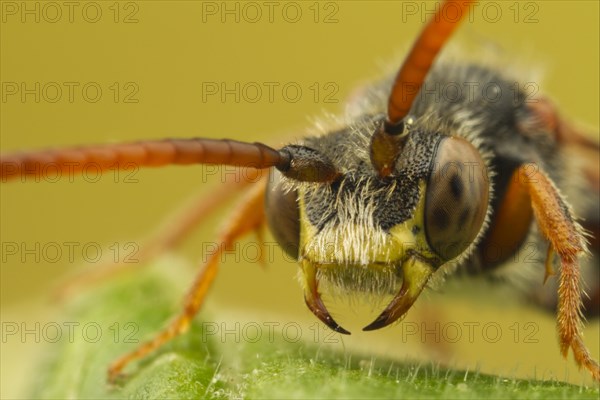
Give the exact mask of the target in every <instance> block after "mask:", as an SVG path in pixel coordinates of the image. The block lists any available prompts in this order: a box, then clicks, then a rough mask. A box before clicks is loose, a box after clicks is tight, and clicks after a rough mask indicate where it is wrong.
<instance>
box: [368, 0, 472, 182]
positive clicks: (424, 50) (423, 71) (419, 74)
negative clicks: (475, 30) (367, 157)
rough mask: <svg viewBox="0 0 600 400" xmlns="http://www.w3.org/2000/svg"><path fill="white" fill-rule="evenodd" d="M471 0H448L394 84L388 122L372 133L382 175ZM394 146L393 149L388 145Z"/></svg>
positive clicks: (374, 160) (395, 155)
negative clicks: (437, 59)
mask: <svg viewBox="0 0 600 400" xmlns="http://www.w3.org/2000/svg"><path fill="white" fill-rule="evenodd" d="M472 2H473V1H472V0H460V1H455V0H447V1H444V2H443V3H442V5H441V7H439V8H438V11H437V12H436V14H435V16H434V17H433V18H432V19H431V20H430V21H429V22H428V23H427V25H426V26H425V28H424V29H423V31H422V32H421V34H420V35H419V37H418V38H417V40H416V41H415V44H414V45H413V47H412V49H411V50H410V52H409V53H408V56H407V57H406V59H405V60H404V63H403V64H402V66H401V67H400V71H398V75H397V76H396V79H395V81H394V84H393V85H392V90H391V93H390V97H389V100H388V110H387V121H385V123H383V124H382V126H381V128H380V129H378V130H377V131H376V132H375V134H374V135H373V139H372V142H371V161H372V164H373V166H374V167H375V169H376V170H377V172H378V173H379V175H380V176H381V177H385V176H388V175H390V174H391V172H392V171H393V166H394V164H395V162H396V159H397V158H398V156H399V155H400V153H401V151H402V145H403V143H404V141H405V139H402V137H403V136H405V135H404V134H405V133H406V132H405V123H404V121H403V120H404V118H405V117H406V116H407V115H408V113H409V111H410V108H411V106H412V104H413V102H414V100H415V98H416V97H417V96H418V94H419V90H420V89H421V86H423V83H424V82H425V77H426V76H427V73H428V72H429V70H430V69H431V66H432V64H433V61H434V60H435V58H436V56H437V55H438V53H439V52H440V50H441V49H442V47H443V46H444V44H445V43H446V41H447V40H448V38H449V37H450V35H452V32H454V30H455V29H456V27H457V26H458V24H459V22H460V21H461V20H462V19H463V18H464V16H465V14H466V13H467V12H468V8H469V6H470V4H471V3H472ZM387 146H392V148H386V147H387Z"/></svg>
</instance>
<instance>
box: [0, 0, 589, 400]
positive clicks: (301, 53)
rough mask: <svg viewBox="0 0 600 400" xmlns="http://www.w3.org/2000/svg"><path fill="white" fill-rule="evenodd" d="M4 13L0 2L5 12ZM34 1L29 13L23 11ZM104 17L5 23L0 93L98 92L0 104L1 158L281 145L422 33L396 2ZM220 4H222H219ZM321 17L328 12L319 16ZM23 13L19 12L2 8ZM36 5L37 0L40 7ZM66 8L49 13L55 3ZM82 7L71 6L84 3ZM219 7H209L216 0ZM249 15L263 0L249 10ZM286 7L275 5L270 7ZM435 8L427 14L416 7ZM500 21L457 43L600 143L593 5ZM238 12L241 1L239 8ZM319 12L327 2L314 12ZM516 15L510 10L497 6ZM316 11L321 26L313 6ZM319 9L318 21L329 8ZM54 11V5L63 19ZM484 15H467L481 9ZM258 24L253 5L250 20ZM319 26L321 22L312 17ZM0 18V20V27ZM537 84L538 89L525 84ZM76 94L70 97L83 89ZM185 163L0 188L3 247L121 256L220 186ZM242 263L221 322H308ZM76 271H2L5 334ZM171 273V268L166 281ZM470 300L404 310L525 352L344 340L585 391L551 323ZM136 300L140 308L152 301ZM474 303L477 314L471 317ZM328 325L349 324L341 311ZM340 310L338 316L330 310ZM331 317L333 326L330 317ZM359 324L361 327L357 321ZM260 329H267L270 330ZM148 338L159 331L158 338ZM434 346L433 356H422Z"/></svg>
mask: <svg viewBox="0 0 600 400" xmlns="http://www.w3.org/2000/svg"><path fill="white" fill-rule="evenodd" d="M6 3H8V2H3V7H4V6H5V5H6ZM34 3H35V2H27V4H29V5H30V6H31V7H33V4H34ZM97 3H98V4H99V5H100V6H101V9H102V12H103V16H102V18H101V20H100V21H99V22H97V23H88V22H86V21H85V20H84V19H83V18H82V15H81V12H80V10H81V7H79V8H77V9H76V11H75V14H74V22H73V23H70V22H69V21H68V17H67V15H66V14H63V16H62V18H61V19H60V21H59V22H57V23H48V22H44V21H41V22H40V23H35V22H32V18H31V16H30V17H28V18H29V19H28V22H26V23H22V22H20V20H19V18H20V17H19V16H16V17H15V16H9V15H3V20H2V24H1V36H0V51H1V54H0V55H1V64H0V68H1V70H0V72H1V81H2V82H28V83H29V84H31V83H32V82H36V81H38V82H41V83H42V84H44V83H46V82H72V81H75V82H80V83H81V84H83V83H85V82H90V81H93V82H98V83H99V84H100V85H101V87H102V88H103V90H104V95H103V98H102V100H101V101H99V102H98V103H95V104H91V103H87V102H85V101H83V100H82V97H81V94H80V91H76V98H75V101H74V102H73V103H69V102H68V101H67V100H66V98H65V96H66V95H63V98H62V100H61V101H59V102H57V103H55V104H52V103H48V102H45V101H43V100H42V101H41V102H40V103H39V104H36V103H35V102H33V101H32V100H31V97H28V99H29V100H28V101H27V102H25V103H22V102H21V101H20V100H18V98H17V99H15V98H14V97H12V98H9V100H7V101H6V102H2V103H0V106H1V108H2V109H1V114H0V128H1V138H0V145H1V150H2V152H7V151H12V150H17V149H26V148H38V147H47V146H66V145H74V144H85V143H90V144H91V143H107V142H115V141H125V140H137V139H150V138H163V137H173V136H180V137H191V136H205V137H214V138H222V137H229V138H237V139H242V140H251V141H254V140H257V141H265V142H268V143H272V144H275V145H278V144H280V143H282V141H284V140H285V139H284V138H286V137H294V136H295V135H301V134H302V133H303V131H304V130H305V129H306V128H307V127H308V126H310V121H309V118H311V117H313V116H319V115H321V113H322V111H323V110H327V111H330V112H338V111H340V110H341V109H342V104H343V102H344V99H345V98H346V97H347V96H348V95H349V94H350V93H351V92H352V90H353V89H354V88H355V87H356V86H358V85H360V84H361V83H362V82H365V81H366V80H368V79H371V78H372V77H375V76H378V75H379V73H380V71H381V66H382V65H387V64H388V63H389V62H390V61H392V60H394V59H396V58H397V56H398V55H399V54H401V51H402V50H403V49H406V48H407V47H408V46H409V45H410V43H411V40H412V39H413V38H414V37H415V35H416V33H417V32H418V30H419V28H420V26H421V21H422V18H421V17H420V16H409V17H407V18H406V22H403V21H402V5H401V3H400V2H395V1H337V2H330V3H332V4H334V5H335V6H336V7H337V8H338V11H337V14H336V15H335V18H336V19H337V20H338V21H337V22H335V23H329V24H326V23H321V22H320V23H315V22H314V21H313V20H312V18H313V14H312V11H310V10H309V7H310V6H311V5H312V4H314V2H313V1H310V2H298V4H300V5H301V9H302V11H303V18H302V19H301V21H300V22H298V23H288V22H286V21H285V20H284V19H283V18H282V17H281V13H280V12H276V13H275V20H274V22H272V23H270V22H268V20H267V18H266V15H265V14H263V18H262V19H261V20H260V21H259V22H258V23H248V22H244V21H241V22H240V23H236V22H235V21H233V20H232V18H231V17H229V19H228V20H227V22H226V23H221V22H220V21H219V20H218V18H215V17H211V18H209V19H208V22H206V23H203V22H202V14H201V11H202V3H201V2H197V1H172V2H168V1H138V2H134V3H135V4H136V5H137V7H138V8H139V10H138V11H137V13H136V15H135V18H136V19H137V20H138V22H137V23H129V24H128V23H123V22H121V21H122V20H123V18H124V16H125V14H127V13H128V12H129V11H131V10H133V8H131V6H129V5H127V2H121V3H120V4H119V9H120V11H121V15H120V20H121V21H120V22H119V23H114V21H113V12H112V11H111V10H110V9H109V7H114V2H112V1H109V2H104V1H100V2H97ZM232 3H233V2H228V4H229V6H230V7H233V5H232ZM322 3H326V2H322ZM15 4H17V5H19V7H21V4H22V3H21V2H17V3H15ZM39 4H40V7H43V6H44V4H45V3H43V2H41V3H39ZM59 4H62V3H59ZM82 4H83V3H82ZM217 4H219V5H220V4H221V2H218V3H217ZM258 4H262V3H261V2H258ZM282 4H283V3H278V8H277V9H278V10H280V9H281V8H282ZM413 4H415V5H416V6H417V7H419V8H420V7H423V4H426V6H427V7H429V8H431V7H433V3H432V2H427V3H422V2H413ZM495 4H496V5H498V6H499V8H500V10H501V11H502V16H501V18H500V20H499V21H498V22H496V23H490V22H486V21H485V19H484V18H483V16H482V12H481V11H477V10H476V11H475V13H474V22H473V23H467V24H464V25H463V26H462V27H461V29H460V33H459V35H458V36H457V37H456V40H457V41H463V42H468V43H469V45H470V46H471V47H472V48H477V46H478V44H481V46H484V45H485V46H489V45H490V43H493V45H494V46H498V51H499V52H501V53H502V54H505V55H506V58H507V60H508V64H511V63H520V64H521V65H523V66H525V67H526V68H532V69H535V70H542V71H544V80H543V81H542V82H540V86H541V88H542V90H543V91H544V92H546V93H548V94H550V95H551V96H552V97H553V98H554V99H555V100H556V101H557V102H558V104H559V105H560V109H561V111H562V112H563V113H564V115H565V116H567V117H568V118H570V119H572V120H574V121H577V122H581V123H583V124H586V125H588V126H589V127H591V131H593V132H598V109H599V104H598V75H599V74H598V72H599V65H598V48H599V43H598V36H599V33H598V12H599V8H598V3H597V2H596V1H538V2H523V3H520V6H518V7H519V10H520V13H521V14H520V15H519V17H517V19H518V22H515V21H514V18H515V16H514V13H513V9H514V5H515V4H517V3H516V2H512V1H500V2H496V3H495ZM241 6H243V4H242V5H241ZM328 7H331V6H328ZM511 7H513V8H511ZM534 7H537V9H538V11H537V14H536V15H535V17H536V18H537V19H538V22H537V23H529V24H527V23H524V22H523V20H524V19H525V15H526V14H527V13H528V12H531V11H532V10H534V9H535V8H534ZM320 9H321V12H322V13H325V5H324V4H321V5H320ZM332 9H333V8H327V9H326V10H332ZM62 10H63V13H66V8H65V7H63V9H62ZM479 10H481V9H479ZM263 11H265V8H263ZM323 18H324V15H323V14H322V15H321V16H320V19H321V20H322V19H323ZM4 19H6V21H5V20H4ZM205 81H217V82H220V81H227V82H229V83H232V82H235V81H240V82H251V81H252V82H265V81H269V82H273V81H274V82H280V83H285V82H290V81H293V82H298V83H299V84H300V85H301V87H302V88H303V89H304V95H303V97H302V99H301V101H299V102H298V103H295V104H291V103H288V102H285V101H283V100H282V98H281V96H277V98H276V101H275V102H274V103H269V102H268V101H266V100H264V99H263V100H262V101H259V102H258V103H256V104H252V103H248V102H244V101H242V102H240V103H239V104H236V103H234V102H231V101H228V102H226V103H221V102H220V101H218V100H213V101H209V102H207V103H204V102H202V98H201V95H200V90H201V85H202V82H205ZM113 82H119V83H121V85H122V84H124V83H126V82H135V83H136V84H137V85H138V86H139V89H140V90H139V93H138V94H137V95H136V98H137V99H139V102H138V103H137V104H124V103H122V102H120V103H114V102H113V100H112V99H111V94H112V93H111V92H110V91H109V89H108V86H109V85H111V84H112V83H113ZM313 82H319V83H321V84H324V83H326V82H334V83H335V84H336V85H338V87H339V89H340V90H339V93H338V94H337V95H336V96H335V98H337V99H338V100H339V101H340V102H339V103H338V104H326V103H324V102H322V101H320V102H314V101H313V100H312V98H311V97H310V95H309V92H308V89H307V88H308V87H309V86H310V85H311V84H312V83H313ZM536 82H537V81H536ZM80 87H81V86H80ZM201 172H202V170H201V169H200V168H197V167H189V168H180V167H170V168H164V169H161V170H144V171H140V172H139V173H138V174H137V175H136V178H137V179H138V181H139V182H138V183H129V184H128V183H123V182H122V180H121V181H120V182H118V183H114V182H112V177H106V178H104V179H102V180H101V181H100V182H99V183H86V182H82V181H81V180H78V181H77V182H75V183H69V182H61V183H28V184H21V183H13V184H10V185H4V184H3V185H2V186H1V187H0V188H1V197H0V199H1V215H0V218H1V221H2V222H1V227H0V233H1V236H2V237H1V241H2V242H18V243H21V242H24V243H26V244H28V245H29V246H33V245H34V243H36V242H40V243H42V244H44V243H49V242H58V243H62V242H71V241H76V242H81V243H87V242H98V243H101V244H109V243H111V242H114V241H117V242H119V243H121V244H122V243H124V242H127V241H130V240H135V239H137V238H139V237H141V236H144V234H145V233H146V232H149V231H150V230H152V229H153V228H154V227H156V226H157V224H158V223H159V222H160V221H161V218H162V217H163V216H164V215H166V214H168V213H169V212H170V211H171V210H173V209H175V208H176V207H177V206H178V204H180V202H181V201H182V200H184V199H186V198H188V197H189V196H191V195H192V194H194V193H198V191H203V193H205V195H206V196H207V197H208V196H211V190H213V188H214V187H215V186H216V185H218V183H219V179H218V178H217V179H214V180H213V181H212V182H209V183H208V184H202V183H201V181H202V175H201ZM225 215H227V211H226V209H224V210H223V211H221V212H220V213H219V215H217V216H215V218H211V219H210V220H209V221H207V223H206V224H205V225H204V226H203V227H201V228H200V229H199V230H198V232H197V233H196V234H195V235H194V236H193V237H192V238H191V240H189V241H188V242H187V243H186V245H185V246H184V247H183V249H182V251H181V252H180V254H182V255H183V256H185V257H188V258H189V259H190V260H195V259H196V258H197V257H198V256H199V246H198V245H195V243H202V242H203V241H209V240H212V238H213V237H214V236H213V234H214V232H215V231H216V229H217V228H218V226H219V225H218V221H219V218H220V217H223V216H225ZM247 264H248V263H236V262H230V263H227V264H226V265H225V266H224V267H223V268H222V274H221V276H220V277H219V279H218V281H217V283H216V285H215V287H214V288H213V290H212V293H211V297H210V298H211V300H210V303H209V305H208V306H209V307H211V308H213V309H219V310H221V309H224V310H241V311H240V312H244V310H253V311H249V312H250V313H256V314H258V315H259V317H258V318H264V319H265V320H266V319H269V318H268V317H266V316H272V315H275V316H285V320H288V321H289V320H298V321H303V323H306V324H311V323H313V322H314V321H315V320H314V319H313V317H312V316H311V315H310V314H309V313H308V311H307V310H305V306H304V302H303V300H302V297H301V292H300V288H299V286H298V284H297V283H296V282H295V273H296V270H295V267H294V266H293V265H290V264H288V263H285V262H283V261H281V260H279V261H278V262H275V263H272V264H271V265H270V266H269V268H268V269H267V270H266V271H263V270H261V269H260V268H259V267H257V266H252V265H247ZM76 268H80V269H81V268H82V265H81V263H80V262H75V263H69V262H68V261H65V262H59V263H56V264H49V263H43V262H42V263H40V264H35V263H32V262H27V263H21V262H20V261H18V260H17V259H15V258H14V257H12V258H10V259H9V262H6V263H2V267H1V270H0V272H1V289H2V292H1V298H0V300H1V307H2V308H1V311H2V320H3V321H13V322H19V323H20V322H21V321H27V322H28V323H29V324H33V323H34V322H36V321H52V320H53V319H52V317H49V315H52V314H49V310H50V309H52V308H53V307H54V306H53V305H52V303H51V302H50V301H49V298H50V295H51V294H52V290H51V289H52V288H53V285H55V284H56V283H57V282H59V281H60V278H61V277H64V275H65V274H66V273H67V272H69V271H72V270H74V269H76ZM174 273H178V271H174ZM478 293H479V294H478V295H477V296H479V297H475V298H470V299H469V298H466V297H459V298H458V300H451V298H452V296H451V295H450V294H448V293H444V292H443V291H442V292H440V293H437V294H432V295H430V296H427V299H426V300H422V304H421V305H419V304H418V305H417V306H416V307H415V311H414V316H413V317H412V318H414V320H415V321H421V320H428V321H432V320H435V319H440V320H441V321H446V322H448V321H457V322H458V323H459V324H462V323H463V322H465V321H483V322H489V321H500V322H499V323H501V326H502V327H503V329H504V330H505V333H504V334H505V335H507V330H508V327H509V326H510V325H511V324H512V323H514V322H519V323H521V324H522V323H525V322H527V321H535V322H536V323H538V324H539V327H540V333H539V335H538V337H539V339H540V342H539V343H538V344H523V343H519V344H515V343H513V342H512V339H511V340H508V339H507V338H506V337H504V338H503V340H501V341H500V342H499V343H496V344H491V343H485V341H481V340H479V341H478V343H475V344H470V343H468V342H467V341H466V340H461V341H459V342H458V343H457V344H448V345H447V346H441V347H440V346H437V347H436V346H431V345H420V344H419V341H415V342H414V343H412V344H402V343H398V340H397V332H394V329H393V328H392V329H387V330H385V331H383V332H375V333H368V334H367V333H361V332H359V331H360V329H358V328H359V327H360V326H362V325H365V324H366V323H367V322H370V320H365V319H364V318H362V317H361V321H360V322H362V323H363V324H362V325H360V324H359V323H358V322H357V323H356V324H355V325H354V326H352V323H350V328H354V329H351V330H352V331H353V332H355V335H353V337H352V338H351V339H346V340H345V343H346V346H356V347H359V348H361V349H363V350H366V351H370V352H372V353H373V354H387V355H390V356H393V357H398V358H399V359H402V358H403V357H404V356H405V355H407V354H408V355H410V356H411V357H420V358H422V359H424V360H441V361H444V362H447V363H449V364H450V365H457V366H459V367H461V368H468V369H470V370H474V369H477V368H480V369H481V370H482V371H484V372H492V373H503V374H507V375H510V376H513V375H514V376H521V377H531V376H533V374H534V371H537V376H538V377H542V376H544V377H549V376H554V377H556V378H558V379H563V380H564V379H566V380H569V381H571V382H574V383H582V382H585V383H590V380H589V378H588V377H587V374H586V373H581V372H578V371H577V368H576V367H575V366H574V363H573V361H572V360H569V361H567V362H564V361H563V360H562V358H561V357H560V355H559V351H558V346H557V343H556V339H555V336H556V335H555V330H554V322H553V319H552V317H551V316H548V315H544V314H539V313H537V312H535V311H533V310H531V309H526V310H524V311H523V310H521V307H520V306H519V305H518V304H512V303H511V304H509V305H507V306H505V307H498V305H497V304H493V302H492V304H491V305H486V302H485V299H482V298H481V297H485V296H488V294H487V293H488V292H487V291H486V290H483V291H480V292H478ZM148 301H152V295H151V294H149V298H148ZM475 304H476V305H475ZM335 310H336V311H338V312H339V314H340V315H351V314H352V312H351V311H348V310H346V311H344V309H343V308H342V307H341V306H339V305H338V306H336V307H335ZM344 313H345V314H344ZM340 318H341V319H343V317H340ZM366 318H368V317H366ZM270 319H271V320H272V319H273V318H270ZM157 328H158V327H157ZM598 329H599V328H598V322H597V321H595V322H592V323H590V324H589V325H588V328H587V330H586V337H587V342H588V344H589V345H590V347H591V349H592V352H593V354H594V355H595V357H596V358H598V338H599V333H598ZM41 349H42V347H41V346H40V345H38V344H36V343H33V342H32V341H26V343H15V341H14V340H12V341H10V342H9V343H2V360H1V361H2V365H1V367H2V374H1V379H2V382H1V384H2V385H1V386H2V397H7V396H8V397H12V396H15V395H16V394H17V387H18V386H19V385H21V384H23V383H25V382H27V381H28V380H29V379H30V378H31V375H30V374H31V365H32V362H33V361H32V360H33V359H34V358H35V356H37V355H39V354H38V353H39V352H41V351H43V350H41ZM432 349H433V351H431V350H432Z"/></svg>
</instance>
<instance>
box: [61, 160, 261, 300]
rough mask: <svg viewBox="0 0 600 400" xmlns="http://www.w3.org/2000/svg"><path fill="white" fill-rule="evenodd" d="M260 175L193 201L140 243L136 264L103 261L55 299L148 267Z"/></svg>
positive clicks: (227, 184) (69, 283) (66, 285)
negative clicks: (122, 273) (130, 271)
mask: <svg viewBox="0 0 600 400" xmlns="http://www.w3.org/2000/svg"><path fill="white" fill-rule="evenodd" d="M261 173H264V172H261V171H260V170H254V169H248V171H247V173H246V174H245V175H244V177H245V178H246V179H244V180H237V181H233V180H231V181H229V182H225V183H224V184H222V185H220V186H219V187H218V188H217V189H216V190H215V191H214V192H212V193H211V194H210V195H207V194H206V193H202V194H201V195H200V196H197V197H195V198H193V199H192V200H191V201H190V202H189V203H188V204H185V205H184V206H183V207H182V208H180V209H178V210H177V211H176V212H175V213H173V214H171V215H169V216H168V217H167V218H165V220H164V222H163V224H162V226H161V227H159V229H157V230H156V231H155V232H153V233H152V234H151V235H150V236H149V237H147V238H145V239H143V240H141V241H139V242H141V245H140V247H139V249H138V251H137V252H136V253H135V254H134V255H133V256H132V258H133V260H132V261H133V262H125V260H121V259H120V260H118V262H114V261H113V260H112V259H107V260H103V261H100V264H99V265H97V266H95V267H94V269H93V270H89V271H86V272H84V273H81V274H79V275H76V276H74V277H72V278H70V279H68V280H67V282H65V283H63V284H62V285H61V286H59V287H58V289H57V290H56V298H58V299H64V298H65V297H67V296H69V295H71V294H73V293H74V292H76V291H80V290H81V289H83V288H85V287H88V286H92V285H94V284H97V283H100V282H102V281H104V280H107V279H109V278H111V277H113V276H115V275H117V274H119V273H121V272H124V271H129V270H134V269H137V268H142V267H144V266H146V265H148V264H149V261H151V260H152V259H154V258H156V257H159V256H160V255H161V254H164V253H165V252H166V251H168V250H170V249H172V248H174V247H176V246H178V245H179V244H180V243H181V242H182V241H183V240H184V239H185V238H186V237H187V236H188V235H189V234H190V233H191V232H192V231H193V229H194V228H196V227H198V226H199V224H200V223H202V221H203V220H204V219H205V218H206V217H208V216H209V215H210V214H212V213H213V212H215V211H216V210H217V209H218V208H219V207H220V206H222V205H223V203H224V201H225V200H227V199H228V198H230V197H231V196H233V195H234V194H235V193H236V192H237V191H239V190H241V189H243V188H245V187H247V186H248V184H250V183H251V182H256V181H257V180H258V178H259V175H258V174H261ZM252 174H255V175H256V176H254V175H252ZM136 243H137V242H136Z"/></svg>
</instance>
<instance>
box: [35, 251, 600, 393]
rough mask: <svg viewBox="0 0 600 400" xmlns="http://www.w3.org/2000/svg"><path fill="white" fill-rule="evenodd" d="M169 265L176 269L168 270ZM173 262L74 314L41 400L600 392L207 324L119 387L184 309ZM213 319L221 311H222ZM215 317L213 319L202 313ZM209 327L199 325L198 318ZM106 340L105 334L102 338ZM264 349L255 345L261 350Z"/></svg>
mask: <svg viewBox="0 0 600 400" xmlns="http://www.w3.org/2000/svg"><path fill="white" fill-rule="evenodd" d="M166 264H168V265H166ZM174 269H176V267H174V266H173V265H172V262H169V263H166V262H165V261H164V260H163V261H161V262H159V263H157V264H156V265H153V266H151V267H150V268H147V270H145V271H143V272H136V274H135V275H130V276H128V277H123V278H119V279H115V280H113V281H112V282H110V283H109V284H106V285H102V286H101V287H98V288H97V289H95V290H93V291H92V292H91V293H89V294H88V295H86V296H85V297H83V298H79V299H77V300H76V301H74V302H73V303H72V304H71V305H70V306H69V314H70V317H69V321H77V323H79V325H78V327H80V328H81V331H82V332H83V334H82V335H75V336H74V337H73V340H68V338H65V340H63V342H62V343H61V344H60V345H59V346H53V347H52V348H51V349H50V351H49V353H48V354H47V355H46V359H45V360H44V361H43V362H41V363H40V365H38V366H37V367H36V369H35V370H34V371H32V372H33V373H32V376H34V377H36V378H35V379H34V382H33V384H32V386H31V388H32V389H31V392H30V393H29V397H31V398H61V399H63V398H64V399H66V398H78V399H85V398H94V399H98V398H110V399H115V398H136V399H137V398H141V399H165V398H169V399H187V398H226V399H229V398H273V399H281V398H286V399H290V398H294V399H308V398H361V399H362V398H411V399H413V398H444V399H446V398H457V399H472V398H473V399H474V398H477V399H479V398H539V399H549V398H564V399H570V398H589V399H598V397H599V391H598V388H597V387H596V388H584V387H579V386H573V385H569V384H564V383H559V382H554V381H550V382H541V381H527V380H513V379H504V378H502V377H497V376H489V375H483V374H478V373H467V372H465V371H458V370H452V369H443V368H440V367H438V366H435V365H425V364H415V363H410V362H407V361H403V360H394V359H383V358H378V359H374V358H373V357H371V356H370V355H368V354H344V353H341V352H334V351H331V350H327V349H324V348H323V347H318V346H316V345H315V344H309V343H303V342H293V341H290V340H288V341H286V340H283V339H281V338H282V337H284V335H274V337H275V338H279V339H275V340H272V339H273V338H272V337H266V336H265V337H262V338H261V340H257V341H256V342H254V340H252V341H243V340H239V341H235V340H234V341H220V340H218V339H219V336H217V335H209V334H207V332H206V331H203V328H204V329H206V325H203V324H202V323H200V322H199V321H196V322H195V323H194V324H193V325H192V327H191V328H190V332H188V333H187V334H185V335H182V336H180V337H178V338H176V339H175V340H173V341H172V342H170V343H168V344H167V345H165V346H164V347H163V348H161V349H159V350H158V351H156V352H155V353H153V354H151V355H150V356H149V357H146V358H144V359H143V360H141V361H139V362H137V363H133V364H132V365H130V366H128V368H127V370H126V372H129V375H128V376H127V377H126V378H125V379H124V380H123V381H122V382H120V383H119V384H118V385H117V386H112V387H111V386H109V385H108V384H107V383H106V368H107V366H108V365H109V364H110V362H111V361H113V360H114V359H115V358H117V357H118V356H120V355H122V354H124V353H126V352H128V351H131V350H133V349H134V348H135V347H136V345H137V344H136V343H135V341H137V342H141V341H143V340H148V339H150V338H152V336H153V334H154V333H156V331H157V330H158V329H159V328H160V327H161V326H164V323H165V321H168V320H169V318H170V317H171V316H172V312H173V310H176V309H177V306H178V302H179V301H180V293H182V284H181V282H177V281H175V280H174V279H173V278H172V276H173V275H174V274H173V270H174ZM212 311H213V312H214V311H215V310H212ZM202 315H203V316H206V311H203V312H202ZM196 320H199V318H196ZM99 331H100V332H101V333H100V334H98V332H99ZM252 342H254V343H252Z"/></svg>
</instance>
